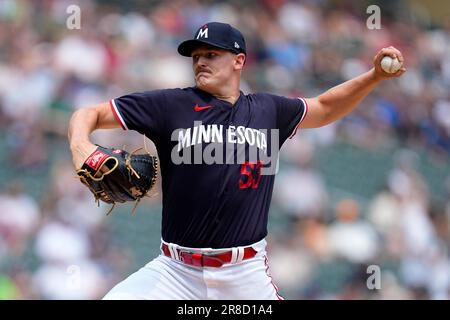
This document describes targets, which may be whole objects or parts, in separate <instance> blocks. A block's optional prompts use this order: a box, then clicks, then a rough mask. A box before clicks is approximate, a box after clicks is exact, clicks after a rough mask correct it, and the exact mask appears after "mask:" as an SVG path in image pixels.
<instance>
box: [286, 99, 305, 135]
mask: <svg viewBox="0 0 450 320" xmlns="http://www.w3.org/2000/svg"><path fill="white" fill-rule="evenodd" d="M299 99H300V100H301V101H302V102H303V104H304V105H305V112H304V114H303V116H302V118H301V119H300V121H299V122H298V123H297V125H296V126H295V129H294V132H293V133H292V134H291V135H290V136H289V139H292V137H293V136H295V134H296V133H297V129H298V126H299V125H300V123H302V121H303V120H304V119H305V118H306V114H307V113H308V102H306V100H305V99H304V98H299Z"/></svg>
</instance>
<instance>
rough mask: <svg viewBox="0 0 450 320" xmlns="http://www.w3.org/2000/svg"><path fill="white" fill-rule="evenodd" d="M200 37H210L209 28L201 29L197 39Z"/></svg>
mask: <svg viewBox="0 0 450 320" xmlns="http://www.w3.org/2000/svg"><path fill="white" fill-rule="evenodd" d="M198 38H208V28H205V29H200V31H199V32H198V35H197V38H196V39H198Z"/></svg>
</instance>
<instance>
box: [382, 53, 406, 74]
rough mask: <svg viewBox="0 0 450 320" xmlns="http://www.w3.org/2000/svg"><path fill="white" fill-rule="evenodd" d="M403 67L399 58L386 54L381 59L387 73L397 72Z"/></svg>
mask: <svg viewBox="0 0 450 320" xmlns="http://www.w3.org/2000/svg"><path fill="white" fill-rule="evenodd" d="M401 67H402V63H401V62H400V61H398V59H397V58H392V57H390V56H384V58H383V59H381V68H382V69H383V70H384V71H385V72H387V73H396V72H397V71H398V70H400V68H401Z"/></svg>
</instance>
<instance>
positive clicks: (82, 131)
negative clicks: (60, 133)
mask: <svg viewBox="0 0 450 320" xmlns="http://www.w3.org/2000/svg"><path fill="white" fill-rule="evenodd" d="M97 122H98V114H97V112H95V111H94V110H92V109H80V110H78V111H76V112H75V113H74V114H73V115H72V117H71V119H70V122H69V132H68V138H69V144H70V149H71V151H72V154H73V158H74V159H73V161H74V165H75V167H76V168H79V167H81V164H82V163H83V161H84V159H86V158H87V157H88V156H89V155H90V154H92V152H93V150H95V148H96V146H95V145H94V144H93V143H92V142H91V141H90V140H89V136H90V134H91V133H92V132H93V131H94V130H95V129H96V128H97Z"/></svg>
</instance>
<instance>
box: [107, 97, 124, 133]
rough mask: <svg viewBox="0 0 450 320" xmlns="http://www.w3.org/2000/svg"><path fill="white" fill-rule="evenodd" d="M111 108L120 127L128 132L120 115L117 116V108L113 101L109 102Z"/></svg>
mask: <svg viewBox="0 0 450 320" xmlns="http://www.w3.org/2000/svg"><path fill="white" fill-rule="evenodd" d="M109 106H110V107H111V110H112V112H113V113H114V116H115V117H116V119H117V121H118V122H119V123H120V126H121V127H122V129H123V130H127V128H126V127H125V125H124V123H123V122H122V120H121V119H120V117H119V115H118V114H117V111H116V108H114V105H113V101H112V99H111V100H109Z"/></svg>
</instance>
